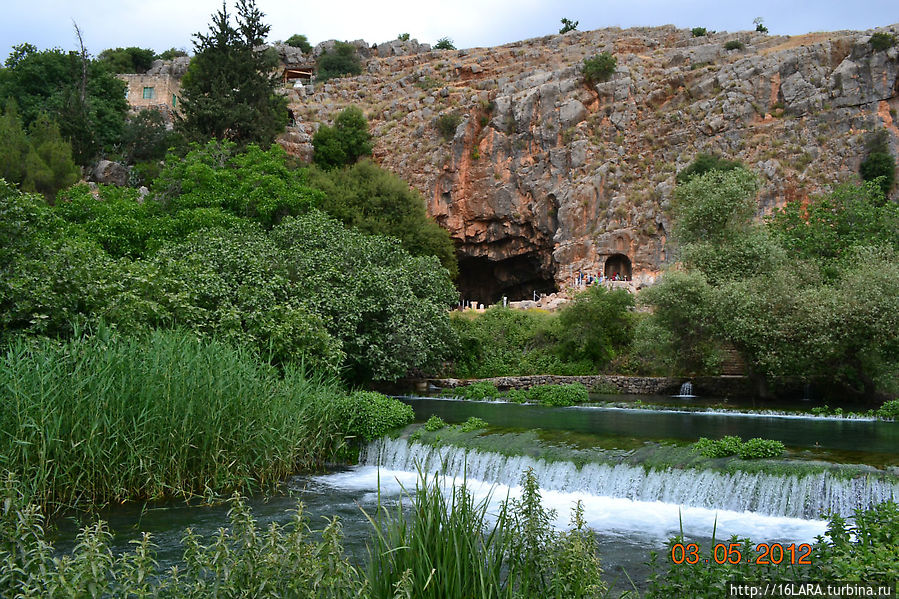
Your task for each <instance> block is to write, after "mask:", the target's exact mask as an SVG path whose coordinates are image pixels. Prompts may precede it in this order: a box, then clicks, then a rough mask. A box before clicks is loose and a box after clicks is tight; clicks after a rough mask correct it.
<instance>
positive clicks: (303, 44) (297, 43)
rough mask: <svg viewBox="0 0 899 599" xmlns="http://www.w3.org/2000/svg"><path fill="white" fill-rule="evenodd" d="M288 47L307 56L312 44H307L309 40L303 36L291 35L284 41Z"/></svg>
mask: <svg viewBox="0 0 899 599" xmlns="http://www.w3.org/2000/svg"><path fill="white" fill-rule="evenodd" d="M284 43H285V44H287V45H288V46H292V47H294V48H299V49H300V50H302V51H303V54H309V53H310V52H312V44H310V43H309V40H308V39H306V36H305V35H302V34H299V33H296V34H294V35H291V36H290V37H289V38H287V39H286V40H285V41H284Z"/></svg>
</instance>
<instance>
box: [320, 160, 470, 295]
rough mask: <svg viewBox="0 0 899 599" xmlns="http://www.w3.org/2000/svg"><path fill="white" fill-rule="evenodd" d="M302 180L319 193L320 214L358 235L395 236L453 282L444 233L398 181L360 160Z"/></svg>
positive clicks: (449, 245) (450, 244) (419, 199)
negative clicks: (433, 259) (436, 261)
mask: <svg viewBox="0 0 899 599" xmlns="http://www.w3.org/2000/svg"><path fill="white" fill-rule="evenodd" d="M307 180H308V183H309V185H310V186H312V187H315V188H317V189H319V190H321V192H322V198H321V199H320V200H319V201H318V203H317V206H318V208H319V209H321V210H324V211H325V212H327V213H328V214H330V215H331V216H333V217H334V218H337V219H338V220H340V221H341V222H343V223H344V224H345V225H347V226H348V227H353V228H354V229H357V230H359V231H362V232H363V233H368V234H371V235H384V236H390V237H396V238H397V239H399V240H400V241H401V242H402V245H403V248H405V249H406V250H407V251H408V252H409V253H410V254H412V255H413V256H428V255H430V256H436V257H437V259H439V260H440V263H441V264H442V265H443V267H444V268H446V269H447V271H449V273H450V277H452V278H455V276H456V274H457V273H458V270H459V268H458V264H457V262H456V251H455V247H454V246H453V242H452V239H450V236H449V232H448V231H447V230H446V229H444V228H442V227H441V226H440V225H438V224H437V223H436V222H434V221H433V220H431V219H430V218H428V214H427V211H426V210H425V201H424V198H422V197H421V194H419V193H418V192H417V191H415V190H414V189H413V188H412V187H410V186H409V184H408V183H406V182H405V181H403V180H402V179H400V178H399V177H398V176H396V175H394V174H393V173H391V172H390V171H388V170H387V169H383V168H381V167H379V166H378V165H376V164H375V163H373V162H371V161H369V160H361V161H359V162H357V163H356V164H354V165H353V166H351V167H348V168H342V169H332V170H329V171H323V170H319V169H310V171H309V176H308V179H307Z"/></svg>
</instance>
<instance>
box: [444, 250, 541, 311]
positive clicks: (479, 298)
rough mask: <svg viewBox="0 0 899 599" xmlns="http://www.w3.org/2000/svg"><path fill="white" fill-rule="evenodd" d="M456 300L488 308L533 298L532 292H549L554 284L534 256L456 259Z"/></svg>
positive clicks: (464, 257)
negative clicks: (457, 266) (457, 273)
mask: <svg viewBox="0 0 899 599" xmlns="http://www.w3.org/2000/svg"><path fill="white" fill-rule="evenodd" d="M456 286H457V287H458V288H459V292H460V299H461V300H462V301H463V302H478V303H480V304H484V305H485V306H489V305H492V304H495V303H497V302H501V301H502V299H503V296H505V297H507V298H508V299H509V301H518V300H526V299H533V298H534V292H536V293H537V294H541V293H553V292H554V291H556V283H555V281H554V280H553V278H552V276H550V275H546V274H544V272H543V268H542V267H541V264H540V258H539V257H538V256H536V255H533V254H531V255H527V254H526V255H522V256H513V257H511V258H506V259H505V260H497V261H494V260H490V259H488V258H486V257H482V256H479V257H471V256H460V257H459V277H458V279H456Z"/></svg>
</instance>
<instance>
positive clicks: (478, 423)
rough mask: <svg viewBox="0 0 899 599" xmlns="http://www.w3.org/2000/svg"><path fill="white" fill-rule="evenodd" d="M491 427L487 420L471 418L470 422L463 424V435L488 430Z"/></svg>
mask: <svg viewBox="0 0 899 599" xmlns="http://www.w3.org/2000/svg"><path fill="white" fill-rule="evenodd" d="M488 426H490V425H489V424H487V421H486V420H482V419H480V418H478V417H476V416H472V417H470V418H469V419H468V420H466V421H465V422H463V423H462V425H461V426H460V428H461V430H462V432H463V433H470V432H472V431H476V430H480V429H482V428H487V427H488Z"/></svg>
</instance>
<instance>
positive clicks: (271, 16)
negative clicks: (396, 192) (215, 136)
mask: <svg viewBox="0 0 899 599" xmlns="http://www.w3.org/2000/svg"><path fill="white" fill-rule="evenodd" d="M228 1H229V2H230V4H229V10H232V9H233V2H234V0H228ZM257 5H258V6H259V8H260V9H261V10H262V11H263V12H264V13H265V14H266V17H265V22H267V23H268V24H270V25H271V26H272V29H271V34H270V36H269V41H274V40H281V39H285V38H287V37H290V36H291V35H292V34H294V33H303V34H306V36H307V37H308V38H309V40H310V41H311V42H312V44H313V45H314V44H316V43H317V42H320V41H323V40H326V39H332V38H335V39H341V40H353V39H359V38H362V39H364V40H366V41H367V42H368V43H369V44H371V43H378V42H384V41H388V40H392V39H395V38H396V36H397V35H398V34H399V33H406V32H408V33H410V34H411V35H412V37H413V38H416V39H418V40H419V41H421V42H430V43H434V42H435V41H437V39H439V38H441V37H444V36H446V37H449V38H451V39H452V40H454V42H455V44H456V46H457V47H459V48H466V47H474V46H495V45H499V44H504V43H508V42H513V41H517V40H521V39H526V38H529V37H537V36H542V35H547V34H549V33H556V32H558V30H559V27H560V24H559V20H560V19H561V18H562V17H567V18H569V19H572V20H577V21H580V25H579V26H578V29H580V30H582V31H584V30H588V29H600V28H603V27H611V26H618V27H632V26H654V25H665V24H674V25H677V26H678V27H686V28H690V27H696V26H702V27H706V28H708V29H710V30H711V29H714V30H718V31H725V30H726V31H739V30H745V29H753V28H754V26H753V24H752V21H753V19H754V18H756V17H762V18H764V20H765V25H766V26H767V27H768V29H769V30H770V32H771V33H772V34H777V35H797V34H802V33H808V32H811V31H834V30H839V29H859V30H860V29H868V28H872V27H880V26H884V25H890V24H894V23H897V22H899V0H882V1H881V0H838V1H831V0H800V1H796V2H792V1H789V0H776V1H775V0H755V1H742V2H733V1H728V0H723V1H722V0H693V1H682V2H678V1H675V0H618V1H614V0H606V1H602V0H453V1H451V2H450V1H443V2H420V1H415V0H380V1H378V0H374V1H373V0H342V1H341V0H337V1H331V2H322V1H317V2H308V1H307V2H300V1H297V0H257ZM220 7H221V1H220V0H219V1H216V0H95V1H90V2H88V1H83V0H0V8H2V11H0V58H5V57H6V56H7V55H8V54H9V52H10V48H11V47H12V46H13V45H15V44H19V43H22V42H29V43H31V44H33V45H35V46H37V47H38V48H39V49H42V50H43V49H46V48H52V47H60V48H63V49H67V50H69V49H74V48H75V47H76V46H77V41H76V38H75V34H74V30H73V27H72V22H73V21H75V22H77V23H78V25H79V27H80V28H81V30H82V33H83V35H84V41H85V45H86V46H87V48H88V51H90V52H91V53H93V54H97V53H99V52H100V51H101V50H103V49H105V48H115V47H126V46H139V47H142V48H153V49H154V50H156V51H157V52H160V51H162V50H165V49H167V48H172V47H175V48H184V49H188V50H191V49H192V45H191V40H192V36H193V34H194V33H196V32H198V31H202V32H206V31H207V29H208V26H209V22H210V15H211V14H212V13H213V12H214V11H215V10H217V9H218V8H220Z"/></svg>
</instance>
